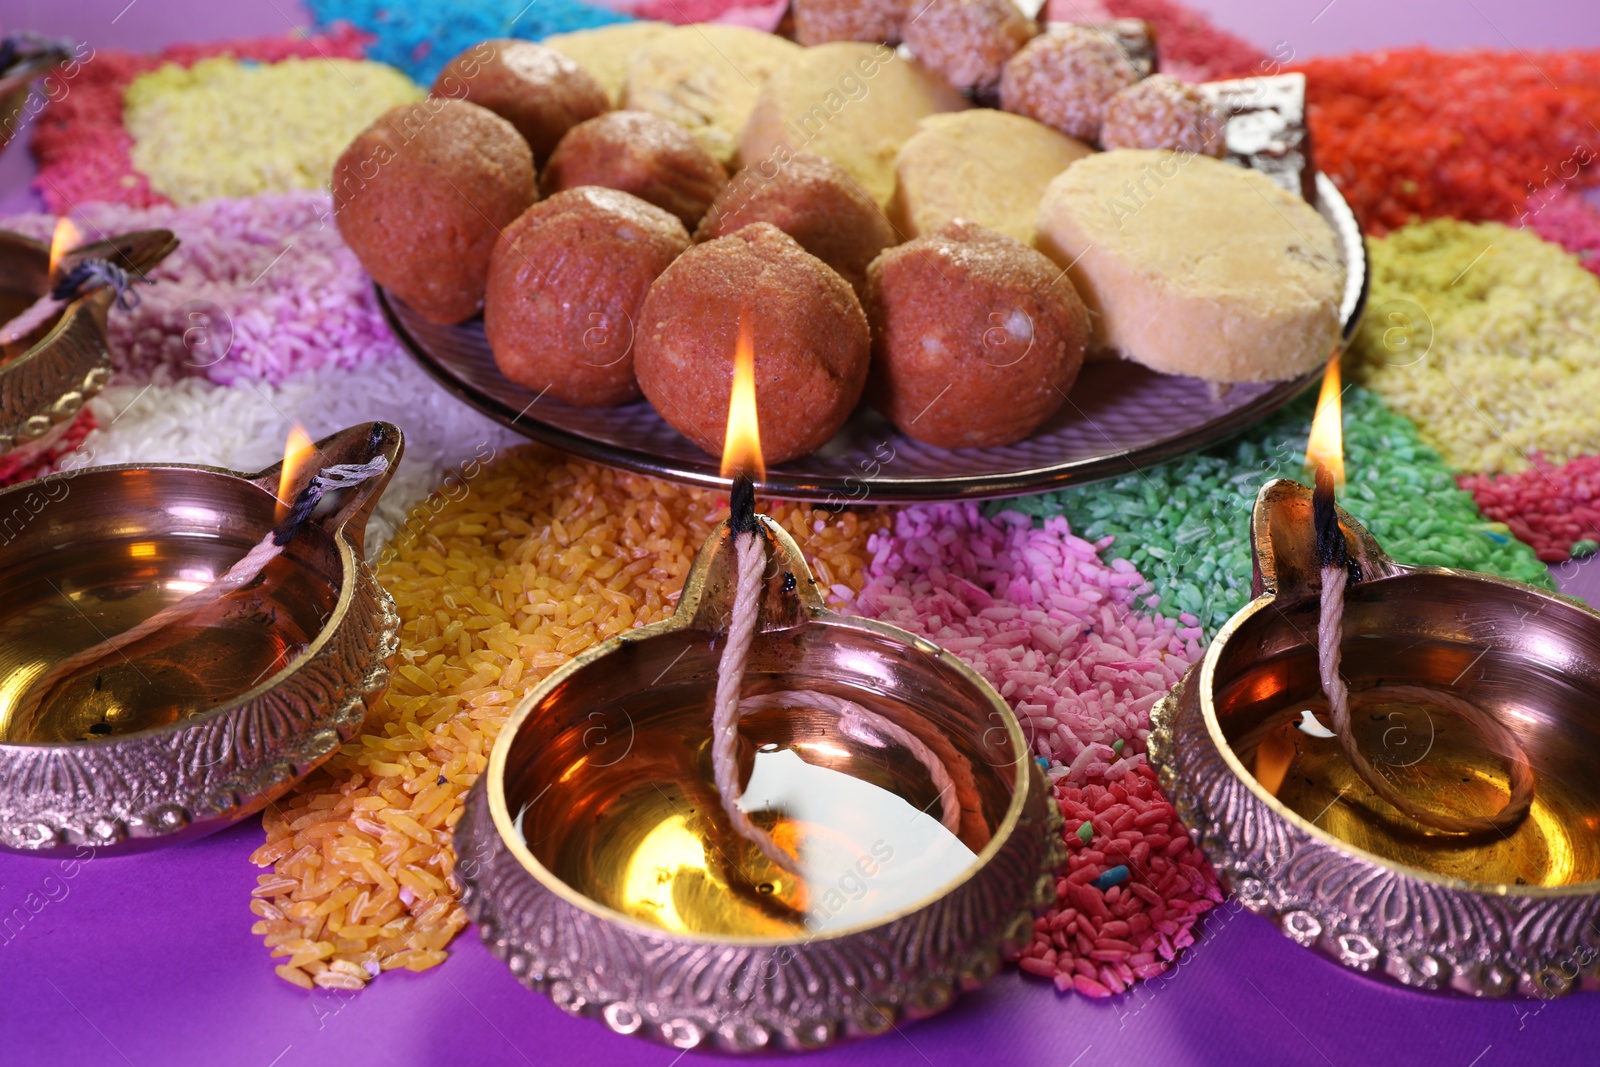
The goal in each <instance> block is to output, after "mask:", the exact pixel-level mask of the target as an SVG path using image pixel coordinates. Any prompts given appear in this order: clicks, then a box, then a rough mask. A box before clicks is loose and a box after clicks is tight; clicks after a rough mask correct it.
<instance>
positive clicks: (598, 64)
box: [539, 21, 672, 107]
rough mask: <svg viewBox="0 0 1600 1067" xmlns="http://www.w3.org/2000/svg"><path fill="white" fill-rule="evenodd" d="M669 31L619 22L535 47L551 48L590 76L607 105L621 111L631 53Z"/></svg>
mask: <svg viewBox="0 0 1600 1067" xmlns="http://www.w3.org/2000/svg"><path fill="white" fill-rule="evenodd" d="M670 29H672V27H671V25H669V24H668V23H665V22H646V21H639V22H619V23H617V24H616V25H614V26H600V27H597V28H596V29H592V30H574V31H573V32H571V33H557V34H553V35H552V36H549V37H546V38H545V39H544V40H543V41H540V42H539V43H540V44H542V45H545V46H546V47H547V48H554V49H555V50H556V51H557V52H560V53H561V54H562V55H564V56H566V57H567V58H568V59H570V60H572V61H573V62H574V63H576V64H578V66H580V67H582V68H583V69H584V70H586V71H588V72H589V73H590V74H593V75H594V77H595V80H596V81H598V82H599V83H600V84H601V85H602V86H604V87H605V90H606V92H607V94H609V95H610V97H611V103H612V104H613V105H614V106H616V107H621V106H622V88H623V85H624V84H625V83H626V82H627V80H628V68H629V66H630V65H631V64H632V62H633V56H634V53H636V52H637V51H639V49H641V48H643V47H644V46H645V45H647V44H649V43H650V42H651V41H653V40H655V39H656V38H657V37H659V36H661V35H662V34H663V33H665V32H667V31H668V30H670Z"/></svg>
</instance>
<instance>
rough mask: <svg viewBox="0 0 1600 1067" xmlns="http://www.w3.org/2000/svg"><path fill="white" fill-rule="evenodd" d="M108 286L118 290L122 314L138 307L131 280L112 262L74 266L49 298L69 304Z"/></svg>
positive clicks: (51, 292) (86, 260)
mask: <svg viewBox="0 0 1600 1067" xmlns="http://www.w3.org/2000/svg"><path fill="white" fill-rule="evenodd" d="M107 286H109V287H111V288H112V289H114V290H115V291H116V294H117V295H116V301H115V302H116V305H117V307H119V308H121V309H122V310H123V311H132V310H133V309H134V308H136V307H138V306H139V292H138V290H136V289H134V288H133V279H132V277H130V276H129V274H128V272H127V271H125V270H123V269H122V268H121V267H119V266H117V265H116V264H115V263H113V262H111V261H110V260H109V259H85V260H83V261H81V262H79V263H75V264H73V266H72V269H71V270H69V271H67V273H66V274H65V275H63V276H62V278H61V280H60V281H58V282H56V285H55V288H54V289H52V290H50V295H51V296H52V297H53V298H55V299H56V300H59V301H61V302H62V303H69V302H71V301H73V300H76V299H78V298H79V297H81V296H85V295H87V294H88V293H90V292H93V291H94V290H96V289H103V288H105V287H107Z"/></svg>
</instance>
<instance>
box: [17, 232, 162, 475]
mask: <svg viewBox="0 0 1600 1067" xmlns="http://www.w3.org/2000/svg"><path fill="white" fill-rule="evenodd" d="M78 236H79V235H78V230H77V227H75V226H74V225H73V224H72V222H71V221H70V220H69V219H66V218H62V219H59V220H57V222H56V228H55V234H54V236H53V237H52V238H51V241H50V244H49V246H48V247H47V246H45V245H43V244H41V243H40V242H38V241H35V240H32V239H31V238H28V237H24V236H22V235H21V234H15V233H7V232H5V231H0V453H6V452H9V451H11V450H13V449H15V448H17V447H19V446H22V445H25V444H30V443H31V444H32V447H34V448H42V447H44V446H45V445H46V444H48V443H49V442H50V441H51V440H53V439H54V438H55V436H56V435H57V434H59V433H60V432H61V431H62V430H64V429H65V427H66V424H67V423H68V422H70V421H71V420H72V418H73V417H74V416H75V415H77V414H78V411H79V410H80V409H81V408H82V407H83V405H84V404H85V403H86V402H87V401H88V400H89V398H91V397H93V396H94V395H95V394H97V393H98V392H100V390H101V389H102V388H104V387H105V384H106V382H107V381H109V380H110V377H111V351H110V348H109V346H108V344H107V341H106V318H107V316H108V315H109V314H110V312H111V309H112V307H114V306H117V307H121V308H123V309H127V308H129V307H131V306H133V304H134V303H136V302H137V300H138V295H137V291H136V289H135V288H134V286H135V285H136V283H138V282H139V281H141V280H143V279H144V275H145V272H146V271H148V270H150V269H151V268H153V267H154V266H155V265H156V264H157V263H160V262H161V261H162V260H163V259H165V258H166V257H167V256H168V255H170V254H171V252H172V250H173V249H175V248H177V247H178V240H177V238H176V237H174V236H173V235H172V233H171V231H169V230H144V231H140V232H137V233H129V234H123V235H121V236H118V237H113V238H109V239H107V240H102V241H93V242H90V243H88V244H82V245H80V244H78Z"/></svg>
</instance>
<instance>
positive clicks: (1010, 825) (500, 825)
mask: <svg viewBox="0 0 1600 1067" xmlns="http://www.w3.org/2000/svg"><path fill="white" fill-rule="evenodd" d="M756 518H757V521H759V522H760V523H761V524H762V527H763V529H764V530H765V531H766V533H767V535H768V536H769V537H770V538H772V539H773V540H775V541H776V542H777V548H778V551H779V553H780V554H783V555H786V556H787V557H788V559H789V560H790V561H792V562H795V563H796V564H798V565H799V566H800V567H804V566H805V564H804V556H803V555H802V554H801V552H800V549H799V547H798V546H797V545H796V544H795V542H794V539H793V538H791V537H790V536H789V534H788V532H787V531H786V530H784V529H783V527H781V526H779V525H778V524H777V523H776V522H773V521H772V520H771V519H769V518H767V517H766V516H764V515H758V516H757V517H756ZM725 529H726V527H723V528H722V530H724V531H725ZM721 537H722V532H721V531H719V532H718V533H713V534H712V536H711V537H710V538H708V539H707V541H706V542H705V544H704V545H702V546H701V548H700V552H699V554H698V555H697V556H696V558H695V561H694V564H693V566H691V568H690V570H689V575H688V578H687V579H686V580H685V582H684V587H683V594H682V596H681V597H680V599H679V601H678V607H677V609H676V611H674V612H673V615H672V617H671V618H669V619H664V620H662V621H660V622H656V623H651V624H649V625H646V626H641V627H638V628H637V629H634V630H630V631H628V632H627V633H624V634H620V635H618V636H617V637H613V638H611V639H610V640H608V641H606V642H604V643H603V644H600V645H597V646H596V647H594V648H591V649H589V650H588V651H586V652H583V653H580V654H579V655H577V656H575V657H573V659H571V660H570V661H568V662H567V663H566V664H564V665H562V666H561V667H560V668H559V669H558V670H556V671H554V672H553V673H551V674H550V675H548V676H547V677H546V678H545V679H544V681H543V682H541V683H540V684H539V685H538V686H537V687H536V688H534V689H533V690H532V691H531V692H529V693H528V694H527V695H526V696H525V697H523V698H522V700H521V701H520V702H519V703H518V704H517V706H516V709H515V710H514V711H513V712H512V713H511V716H510V718H508V719H507V720H506V724H505V726H504V727H503V728H502V729H501V731H500V734H499V736H498V737H497V738H496V739H495V743H494V747H493V749H492V750H491V751H490V753H489V762H488V765H487V767H486V768H485V770H484V776H485V779H486V793H487V798H488V803H489V811H490V815H491V817H492V818H493V820H494V826H495V830H496V831H497V832H498V833H499V836H500V840H501V842H502V843H503V844H504V846H505V847H506V849H507V850H508V851H509V852H510V853H511V854H512V855H513V856H515V857H516V858H517V861H518V862H519V863H520V864H521V865H522V867H523V869H524V870H526V871H527V872H528V873H529V874H530V875H532V876H533V878H534V879H536V880H537V881H538V882H539V884H540V885H542V886H543V887H544V888H545V889H547V890H549V891H550V892H552V893H555V894H556V895H557V896H558V897H560V898H561V899H562V900H564V901H566V902H567V903H568V904H570V905H572V906H573V907H576V908H579V909H581V910H583V911H586V912H588V913H589V914H591V915H593V916H595V917H596V918H599V919H601V920H603V921H605V922H607V923H613V924H615V925H618V926H622V927H626V928H628V929H630V930H634V931H636V932H638V933H640V934H644V935H647V936H650V937H657V938H665V939H670V940H675V941H683V942H691V943H702V944H708V945H710V944H716V945H744V946H764V947H782V946H785V945H802V944H816V943H818V942H825V941H832V940H838V939H841V938H847V937H853V936H856V935H859V934H861V933H863V932H866V931H870V930H873V929H876V928H878V927H882V926H887V925H889V924H891V923H895V922H898V921H900V920H902V919H905V918H906V917H907V916H910V915H914V914H916V913H917V912H919V911H922V910H923V909H925V908H927V907H928V906H930V905H931V904H933V903H935V902H937V901H938V900H940V899H941V898H943V897H945V896H947V895H949V894H950V893H951V892H953V891H954V890H956V889H957V888H959V887H960V886H962V885H964V884H966V883H967V882H968V881H970V880H971V879H972V878H973V877H975V876H976V875H977V874H978V872H979V871H981V870H982V869H983V867H984V866H985V865H987V864H988V863H989V862H990V861H991V860H993V859H994V857H995V856H997V855H998V854H999V853H1000V852H1001V850H1002V849H1003V848H1004V847H1005V846H1006V844H1007V842H1009V841H1010V840H1011V837H1012V835H1013V834H1014V833H1015V832H1016V829H1017V827H1018V824H1019V823H1020V822H1021V820H1022V816H1023V812H1024V809H1025V807H1026V805H1027V800H1028V783H1029V775H1030V774H1031V773H1032V764H1033V756H1032V754H1031V752H1030V750H1029V748H1028V744H1027V739H1026V738H1025V737H1024V736H1023V733H1022V726H1021V724H1020V723H1019V722H1018V721H1017V717H1016V715H1015V714H1014V713H1013V712H1012V710H1011V708H1010V706H1009V705H1008V704H1007V703H1006V702H1005V699H1004V698H1002V697H1001V696H1000V694H999V693H997V692H996V691H995V689H994V687H993V686H992V685H990V684H989V683H988V681H986V680H985V679H984V677H983V676H982V675H980V674H979V673H978V672H977V671H975V670H973V669H972V668H971V667H969V666H968V665H967V664H966V663H965V662H964V661H963V660H962V659H961V658H960V657H959V656H957V655H955V654H954V653H952V652H950V651H948V650H946V649H944V648H941V647H940V646H938V645H936V644H934V643H933V642H931V641H929V640H927V639H926V638H923V637H918V636H917V635H916V634H913V633H911V632H910V631H908V630H902V629H901V628H900V627H898V626H892V625H890V624H889V623H885V622H879V621H878V620H876V619H865V618H859V617H856V616H849V615H840V614H838V613H836V612H833V611H830V610H828V608H827V606H826V605H825V604H824V603H823V600H822V597H821V596H820V595H819V594H818V593H817V589H816V583H815V581H814V580H813V579H812V576H811V574H810V572H809V571H805V572H804V573H796V574H795V577H796V579H797V580H798V586H797V589H796V592H797V594H798V596H799V598H800V600H801V602H802V604H803V606H804V610H805V612H806V615H807V617H806V618H804V619H803V620H802V621H800V622H799V624H798V625H800V626H809V625H818V624H820V625H825V626H830V627H841V628H848V629H854V630H858V631H861V632H864V633H870V634H874V635H876V636H879V637H886V638H888V639H890V640H891V641H895V642H899V643H901V644H905V645H909V646H914V647H917V648H920V649H923V650H924V651H927V652H930V653H932V654H935V655H937V656H938V658H939V660H940V662H941V663H942V664H943V665H944V666H945V667H946V668H947V669H949V670H951V671H952V672H953V673H956V674H958V675H959V676H961V678H962V679H963V681H965V682H966V683H967V684H968V685H969V686H971V687H972V689H973V690H974V691H976V692H977V693H979V694H981V695H982V697H983V699H984V700H985V701H987V702H988V704H989V707H990V712H991V714H992V715H998V716H999V717H1000V718H999V724H1000V725H1001V726H1003V727H1004V729H1005V731H1006V736H1007V738H1008V740H1009V741H1010V743H1011V749H1012V751H1013V752H1014V753H1015V754H1016V757H1015V759H1014V760H1013V762H1012V770H1013V772H1014V774H1015V785H1014V786H1013V788H1012V790H1011V799H1010V802H1009V804H1008V806H1007V808H1006V813H1005V817H1004V818H1003V819H1001V820H1000V822H999V824H998V825H997V826H996V827H995V830H994V834H993V836H992V837H991V838H990V840H989V842H988V844H987V845H985V846H984V848H983V851H982V852H980V853H978V855H977V858H976V859H974V860H973V861H972V862H971V863H970V864H968V865H967V868H966V869H965V870H964V871H962V872H961V874H959V875H958V876H956V877H954V878H951V879H949V880H947V881H944V882H942V883H940V884H939V885H938V886H937V887H936V888H935V889H934V890H932V891H931V892H929V893H928V894H927V895H925V896H923V897H921V898H919V899H918V900H917V901H916V902H915V903H914V904H911V905H908V906H907V907H905V908H902V909H900V910H899V911H896V912H893V913H890V914H885V915H881V916H878V917H876V918H874V919H872V920H871V921H869V922H864V923H858V924H855V925H853V926H843V927H840V928H839V929H837V930H829V931H827V932H826V933H819V934H807V935H796V936H793V937H749V936H738V935H733V934H700V933H694V932H688V931H674V930H666V929H663V928H662V927H660V926H657V925H654V924H652V923H648V922H644V921H643V920H640V919H635V918H633V917H632V916H629V915H626V914H624V913H623V912H620V911H617V910H616V909H614V908H610V907H607V906H606V905H604V904H601V903H599V902H598V901H596V900H594V899H592V898H590V897H588V896H586V895H585V894H583V893H580V892H578V891H577V890H575V889H573V888H572V887H571V886H570V885H568V884H567V883H566V882H565V881H564V880H562V879H561V878H559V877H557V876H556V875H555V874H554V873H553V872H552V871H551V870H550V869H549V868H548V867H546V866H545V865H544V864H543V863H541V862H540V861H539V859H538V858H537V857H536V856H534V854H533V852H532V850H530V849H529V848H528V846H527V845H526V844H525V843H524V842H523V839H522V835H521V833H519V832H518V831H517V828H516V820H515V817H514V816H513V815H512V813H511V809H510V806H509V805H508V803H507V800H506V789H505V783H506V761H507V759H508V756H509V753H510V751H511V748H512V746H513V743H514V742H515V740H516V737H517V735H518V734H519V733H520V732H521V731H522V728H523V726H524V725H525V724H526V722H527V720H528V718H529V717H530V716H531V715H533V714H534V712H535V710H536V709H537V708H538V707H539V706H540V705H541V704H543V703H544V701H545V700H546V699H547V698H548V697H549V695H550V694H551V693H553V692H555V691H556V690H557V689H558V688H559V687H560V686H561V685H562V684H563V683H564V682H565V681H566V680H567V679H568V678H569V677H571V676H572V675H575V674H577V673H579V672H580V671H582V670H583V669H584V668H586V667H587V666H589V665H590V664H592V663H594V662H595V661H596V660H599V659H603V658H604V657H606V656H609V655H611V654H613V653H615V652H618V651H621V650H622V649H623V648H625V647H626V646H627V645H629V644H632V643H634V642H638V641H643V640H648V639H650V638H654V637H660V636H664V635H667V634H672V633H676V632H679V631H683V630H689V629H693V628H694V627H695V616H696V614H697V612H698V610H699V608H700V604H701V600H702V598H703V597H704V595H705V588H706V579H707V576H708V573H709V570H710V564H711V561H712V559H713V557H714V556H715V555H716V552H717V549H718V547H719V544H720V541H721ZM710 725H711V720H710V711H709V709H708V711H707V718H706V728H707V730H709V729H710Z"/></svg>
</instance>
